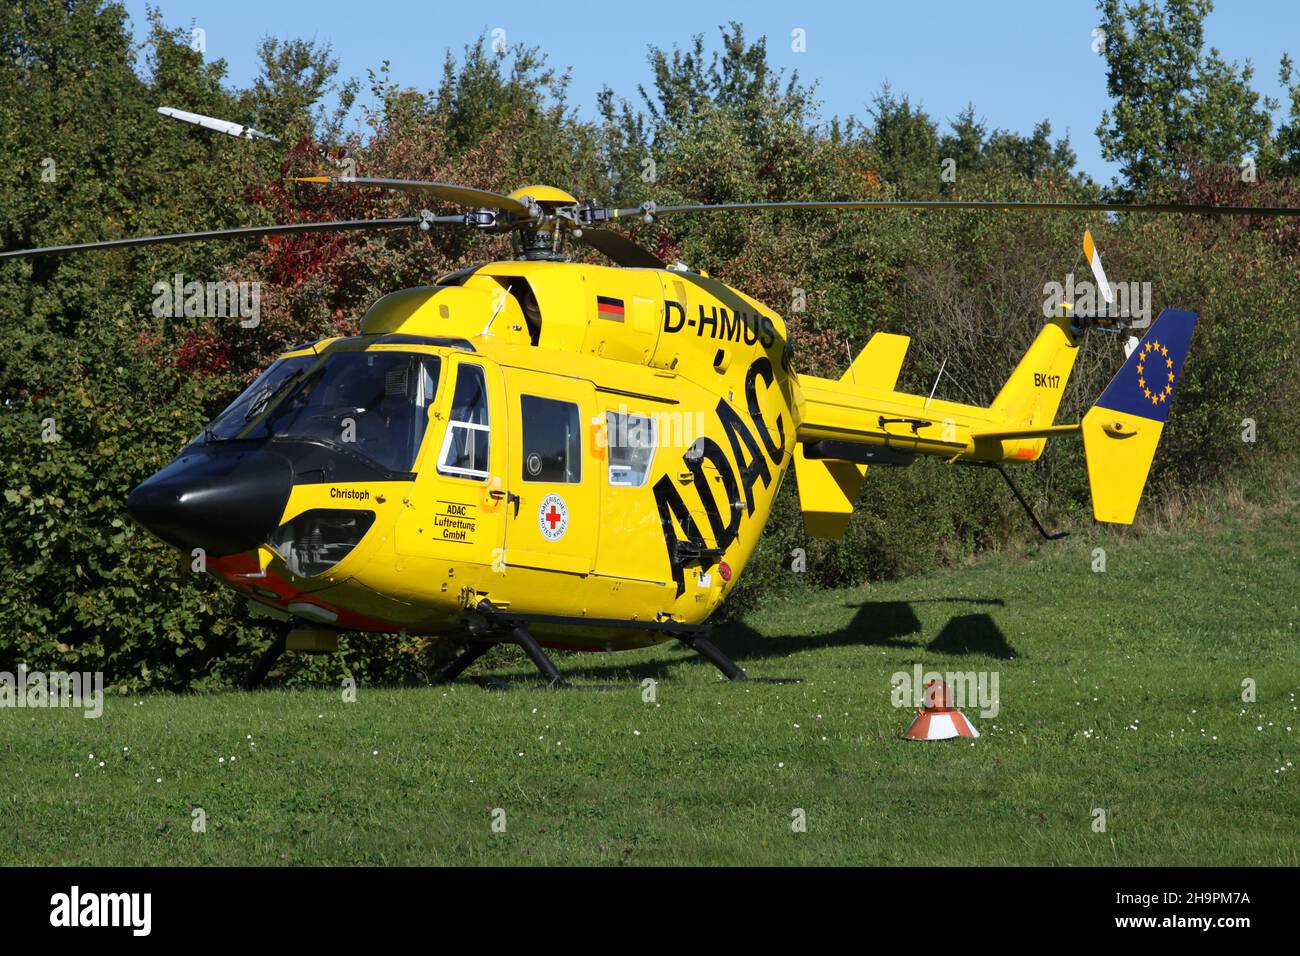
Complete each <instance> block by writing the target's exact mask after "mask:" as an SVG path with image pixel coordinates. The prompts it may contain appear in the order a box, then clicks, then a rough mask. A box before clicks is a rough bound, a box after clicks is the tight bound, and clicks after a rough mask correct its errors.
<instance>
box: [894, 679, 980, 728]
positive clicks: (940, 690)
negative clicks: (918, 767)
mask: <svg viewBox="0 0 1300 956" xmlns="http://www.w3.org/2000/svg"><path fill="white" fill-rule="evenodd" d="M979 735H980V732H979V731H978V730H976V729H975V725H974V724H972V723H971V722H970V721H969V720H967V719H966V715H965V714H963V713H962V712H961V711H960V710H958V709H957V708H956V707H954V706H952V696H951V695H950V694H949V693H948V685H947V684H945V683H944V682H943V681H941V680H932V681H930V683H928V684H926V685H925V706H923V707H922V708H921V709H920V710H918V711H917V712H916V720H914V721H912V726H911V727H908V728H907V733H905V734H904V735H903V736H904V737H905V738H907V739H908V740H947V739H948V738H950V737H978V736H979Z"/></svg>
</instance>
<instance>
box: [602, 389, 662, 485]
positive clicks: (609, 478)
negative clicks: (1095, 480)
mask: <svg viewBox="0 0 1300 956" xmlns="http://www.w3.org/2000/svg"><path fill="white" fill-rule="evenodd" d="M615 415H618V416H621V417H622V418H624V419H628V418H639V419H642V420H644V421H648V422H649V423H650V445H649V448H650V457H649V458H647V459H646V463H645V471H644V473H643V474H642V475H641V480H640V481H639V482H636V483H632V482H628V481H615V480H614V469H615V468H622V469H625V470H626V471H628V472H629V473H631V466H630V465H615V464H614V456H613V455H612V454H610V452H611V450H612V449H613V448H614V443H613V441H612V440H611V439H610V435H611V431H610V425H611V422H610V419H611V418H612V417H613V416H615ZM625 431H626V426H625ZM619 447H620V448H622V447H624V446H622V445H620V446H619ZM628 447H631V446H628ZM605 452H606V457H607V461H608V464H607V465H606V467H605V480H606V482H608V484H609V486H610V487H611V488H644V487H645V486H646V485H647V484H649V482H650V474H651V471H652V468H653V465H654V461H655V456H656V455H657V454H659V416H658V415H646V414H642V413H641V412H629V411H623V410H621V409H613V408H607V409H605Z"/></svg>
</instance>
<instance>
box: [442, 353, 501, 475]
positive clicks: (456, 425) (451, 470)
mask: <svg viewBox="0 0 1300 956" xmlns="http://www.w3.org/2000/svg"><path fill="white" fill-rule="evenodd" d="M489 436H490V432H489V429H488V407H487V383H486V381H485V380H484V378H483V369H482V367H480V366H478V365H461V366H460V368H459V369H458V370H457V372H456V391H455V393H454V394H453V396H452V400H451V421H450V422H448V423H447V434H446V437H445V438H443V440H442V454H441V455H439V456H438V474H440V475H451V476H452V477H455V478H476V479H482V478H486V477H487V476H488V440H489Z"/></svg>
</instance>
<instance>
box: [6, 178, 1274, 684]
mask: <svg viewBox="0 0 1300 956" xmlns="http://www.w3.org/2000/svg"><path fill="white" fill-rule="evenodd" d="M297 181H298V182H303V183H315V184H322V185H324V184H335V185H338V186H340V187H344V188H361V187H382V188H386V189H397V190H403V191H409V192H416V193H421V194H424V195H429V196H432V197H435V198H436V199H439V200H442V201H444V202H448V203H452V204H456V205H459V206H462V207H465V208H466V209H467V211H466V212H463V213H459V214H454V215H433V214H432V213H430V212H428V211H422V212H421V213H420V214H419V215H418V216H412V217H403V218H398V219H382V220H362V221H350V222H325V223H319V222H315V223H302V224H282V225H277V226H265V227H252V228H244V229H230V230H218V231H213V232H202V233H184V234H176V235H167V236H146V237H139V238H132V239H122V240H113V241H108V242H94V243H84V244H79V245H73V246H58V247H48V248H44V249H32V250H20V251H13V252H2V253H0V259H7V258H20V257H26V256H38V255H51V254H63V253H68V252H76V251H82V250H89V249H101V248H112V247H121V246H132V245H145V244H152V243H165V242H181V241H191V240H199V239H212V238H223V237H237V236H249V235H254V236H255V235H270V234H277V233H291V232H308V231H325V230H354V229H390V228H400V227H415V228H420V229H424V230H428V229H430V228H432V227H434V226H459V227H461V228H468V229H478V230H481V231H485V232H495V233H501V232H508V233H509V234H510V236H511V241H512V247H513V250H514V253H515V258H514V259H513V260H511V261H501V262H493V263H490V264H487V265H483V266H479V267H476V268H470V269H465V270H462V271H460V272H456V273H453V274H451V275H447V276H444V277H442V278H440V279H438V280H437V281H436V282H435V283H434V284H433V285H430V286H425V287H420V288H413V289H403V290H401V291H398V292H393V293H391V294H389V295H386V296H384V297H383V298H382V299H380V300H379V301H378V302H376V303H375V304H374V305H373V306H371V308H370V309H369V311H367V312H366V314H365V316H364V317H363V318H362V319H361V323H360V328H359V329H358V332H357V334H356V335H352V336H347V337H340V338H329V339H323V340H321V341H319V342H315V343H312V344H310V345H305V346H302V347H300V348H297V349H294V350H293V351H291V352H288V353H285V354H284V355H282V356H281V357H280V358H279V359H278V360H277V361H275V362H274V364H272V365H271V366H270V367H269V368H267V369H266V371H265V372H264V373H263V374H262V375H261V376H260V377H259V378H258V379H257V380H256V381H254V382H253V384H252V385H250V386H249V387H248V388H247V389H246V390H245V391H244V392H243V393H242V394H241V395H240V396H239V397H238V398H236V399H235V400H234V402H232V403H231V404H230V406H229V407H228V408H226V409H225V410H224V411H223V412H222V413H221V414H220V415H218V416H217V418H216V419H215V420H214V421H213V422H212V423H211V424H210V425H208V426H207V427H206V428H204V429H203V431H202V432H201V433H200V435H199V436H198V437H196V438H195V439H194V440H193V441H192V442H191V443H190V444H189V445H188V446H186V447H185V448H184V449H183V450H182V451H181V452H180V453H179V455H178V456H177V457H176V459H175V460H174V461H173V462H172V463H171V464H170V465H168V466H167V467H166V468H164V469H163V470H162V471H160V472H158V473H157V474H155V475H153V476H152V477H150V478H149V479H147V480H146V481H144V482H143V483H142V484H140V485H139V486H138V487H137V488H135V490H134V491H132V492H131V494H130V497H129V499H128V501H127V508H128V510H129V511H130V513H131V515H132V516H133V517H134V518H135V520H136V521H137V522H139V523H140V524H141V525H143V526H144V527H145V528H147V529H148V530H150V531H151V532H152V533H153V534H155V535H156V536H157V537H159V538H161V539H162V540H163V541H165V542H168V543H169V544H172V545H174V546H176V547H178V548H180V549H182V550H183V551H184V552H186V553H189V554H193V555H195V556H199V555H202V556H203V557H204V559H205V562H206V569H207V571H208V572H209V573H211V574H213V575H215V576H216V577H217V578H219V579H220V580H221V581H222V582H224V583H225V584H227V585H228V586H230V587H233V588H235V589H237V590H239V591H241V592H243V593H244V594H246V595H247V596H248V597H249V598H250V599H251V601H253V602H255V603H256V604H259V605H262V606H263V607H264V608H265V609H268V610H269V612H270V613H271V614H272V615H273V616H276V617H278V618H279V619H281V620H282V621H283V623H282V625H281V626H280V627H279V628H278V633H277V636H276V639H275V640H274V641H273V642H272V644H271V646H270V647H269V648H268V651H267V653H266V655H265V656H264V657H263V659H262V660H261V661H260V662H259V664H258V665H257V667H256V668H255V669H254V671H253V673H252V674H251V675H250V677H249V679H248V681H247V686H254V685H256V684H257V683H258V682H260V680H261V679H262V678H263V677H264V676H265V675H266V673H267V672H268V670H269V668H270V667H271V666H272V664H273V663H274V661H275V660H276V659H277V658H278V656H279V655H280V654H281V653H282V652H283V651H284V650H285V649H286V648H289V649H295V650H305V651H327V650H331V649H333V648H334V647H335V646H336V640H337V638H336V635H337V632H338V631H340V630H356V631H373V632H388V633H395V632H407V633H418V634H430V635H459V636H460V637H461V638H463V639H464V640H465V642H466V646H465V648H464V649H463V650H462V651H461V653H460V656H458V657H457V658H456V659H455V660H453V661H452V663H451V664H450V665H449V666H448V667H447V668H446V670H445V671H444V672H443V673H442V675H441V677H440V680H444V681H450V680H453V679H455V678H456V677H457V676H459V675H460V674H461V673H462V672H463V671H464V670H465V669H466V668H467V667H468V666H469V665H470V664H471V663H473V661H474V660H476V659H477V658H478V657H479V656H481V655H482V654H483V653H484V651H486V649H487V648H489V647H490V646H491V645H492V644H493V643H496V642H501V641H514V642H516V643H518V644H519V645H521V646H522V647H523V649H524V650H525V652H526V653H527V654H528V656H529V657H530V658H531V659H532V661H533V662H534V663H535V664H536V665H537V667H538V668H539V669H540V670H541V672H542V673H543V674H544V675H545V677H546V678H547V680H548V681H549V682H550V683H552V684H555V683H559V682H561V676H560V673H559V671H558V670H557V669H556V667H555V665H554V663H553V662H552V661H551V659H550V658H549V657H548V656H547V654H546V651H545V650H544V648H547V647H552V648H556V647H561V648H573V649H581V650H617V649H624V648H635V647H643V646H647V645H653V644H657V643H660V642H664V641H668V640H678V641H681V642H683V643H685V644H686V645H688V646H690V647H692V648H694V649H695V650H696V651H697V652H699V653H700V654H701V655H702V656H704V657H705V658H706V659H708V660H709V661H711V662H712V663H714V664H715V665H716V666H718V667H719V668H720V669H721V670H722V672H723V673H724V674H726V676H727V677H729V678H732V679H737V678H742V677H744V676H745V675H744V672H743V670H741V668H740V667H739V666H737V665H736V664H735V663H734V662H733V661H731V660H730V659H729V658H727V657H726V656H725V655H724V654H722V653H721V651H720V650H719V649H718V648H717V647H716V646H714V645H713V644H712V643H711V642H710V641H709V640H708V636H707V635H708V626H707V623H706V622H707V621H708V619H709V617H710V615H711V614H712V613H713V612H714V611H715V610H716V609H717V607H718V606H719V605H720V604H721V603H722V602H723V601H725V600H726V599H727V596H728V595H729V594H730V593H731V592H732V590H733V589H734V588H735V587H736V585H737V582H738V580H739V578H740V576H741V575H742V574H743V573H744V570H745V566H746V564H747V562H748V561H749V559H750V557H751V556H752V554H753V553H754V549H755V547H756V546H757V544H758V541H759V537H760V535H761V533H762V530H763V526H764V524H765V523H766V522H767V520H768V517H769V514H770V512H771V508H772V503H773V501H774V499H775V497H776V494H777V491H778V489H779V488H780V485H781V482H782V481H783V479H784V478H785V476H786V475H787V473H788V472H789V470H790V466H791V465H793V467H794V473H795V479H796V481H797V483H798V493H799V501H800V507H801V509H802V513H803V519H804V523H805V528H806V531H807V533H808V534H809V535H811V536H819V537H838V536H841V535H842V534H843V533H844V530H845V527H846V525H847V522H848V519H849V516H850V514H851V513H852V510H853V506H854V501H855V499H856V497H857V495H858V491H859V487H860V483H861V482H862V480H863V478H864V476H865V474H866V471H867V469H868V468H869V467H870V466H873V465H880V466H890V467H901V466H906V465H909V464H910V463H912V461H913V460H914V459H915V458H916V456H918V455H929V456H937V457H939V458H943V459H945V460H947V461H949V462H952V463H967V464H980V465H986V466H990V467H994V468H997V469H998V470H1000V471H1001V472H1002V474H1003V477H1004V478H1006V479H1007V482H1008V484H1010V485H1011V488H1012V490H1013V492H1015V494H1016V496H1017V498H1018V499H1019V500H1020V503H1021V504H1022V506H1024V508H1025V510H1026V512H1027V513H1028V514H1029V516H1030V518H1031V519H1032V520H1033V522H1034V524H1035V526H1036V527H1037V528H1038V530H1039V532H1040V533H1042V534H1043V535H1044V536H1045V537H1059V536H1060V534H1059V533H1058V534H1056V535H1049V534H1048V533H1047V532H1046V531H1045V530H1044V529H1043V528H1042V526H1041V524H1040V523H1039V522H1038V520H1037V518H1035V517H1034V516H1033V512H1032V510H1031V509H1030V508H1029V506H1028V504H1027V503H1026V502H1025V501H1024V499H1023V497H1022V496H1020V494H1019V492H1018V491H1016V490H1015V485H1014V484H1012V483H1011V479H1010V477H1009V476H1008V475H1007V473H1006V471H1005V470H1002V465H1003V463H1008V462H1010V463H1025V462H1033V461H1035V460H1037V459H1038V458H1039V456H1040V455H1041V454H1042V453H1043V449H1044V446H1045V444H1046V442H1047V439H1048V438H1049V437H1051V436H1053V435H1063V434H1071V433H1078V434H1080V435H1081V437H1082V439H1083V443H1084V448H1085V453H1086V457H1087V467H1088V476H1089V481H1090V484H1091V491H1092V501H1093V508H1094V513H1095V517H1096V518H1097V519H1098V520H1099V521H1107V522H1117V523H1129V522H1131V521H1132V520H1133V516H1134V514H1135V512H1136V509H1137V507H1138V502H1139V499H1140V497H1141V495H1142V490H1143V487H1144V485H1145V483H1146V477H1147V473H1148V471H1149V468H1150V466H1151V462H1152V459H1153V457H1154V454H1155V450H1156V445H1157V443H1158V441H1159V439H1160V434H1161V431H1162V429H1163V427H1164V422H1165V419H1166V417H1167V415H1168V412H1169V407H1170V404H1171V402H1172V399H1173V396H1174V391H1175V388H1176V386H1177V383H1178V380H1179V377H1180V375H1181V372H1182V368H1183V362H1184V360H1185V358H1186V355H1187V351H1188V347H1189V345H1190V342H1191V338H1192V332H1193V329H1194V326H1195V322H1196V316H1195V314H1194V313H1191V312H1182V311H1178V310H1173V309H1166V310H1165V311H1164V312H1162V313H1161V314H1160V316H1159V317H1158V318H1157V320H1156V321H1155V322H1154V323H1153V324H1152V325H1151V327H1150V329H1149V330H1148V331H1147V332H1146V335H1145V337H1144V338H1143V340H1142V341H1141V342H1140V343H1139V344H1137V346H1136V347H1135V348H1133V349H1132V351H1131V354H1130V355H1129V357H1128V359H1127V361H1126V362H1125V364H1124V365H1123V367H1122V368H1121V369H1120V370H1119V372H1118V373H1117V374H1116V376H1115V378H1114V379H1113V381H1112V382H1111V383H1110V385H1109V386H1108V387H1107V388H1106V390H1105V391H1104V392H1103V393H1102V395H1101V396H1100V397H1099V398H1098V400H1097V402H1096V404H1095V405H1094V406H1093V407H1092V408H1091V410H1090V411H1089V412H1088V413H1087V414H1086V415H1085V416H1084V417H1083V419H1082V421H1081V422H1077V423H1066V424H1056V423H1055V416H1056V412H1057V408H1058V405H1059V403H1060V401H1061V396H1062V394H1063V392H1064V389H1065V386H1066V382H1067V380H1068V378H1069V375H1070V372H1071V369H1072V367H1073V365H1074V361H1075V356H1076V354H1077V352H1078V349H1079V345H1080V341H1081V338H1082V337H1083V336H1084V335H1085V334H1086V333H1087V332H1088V330H1089V329H1090V328H1093V327H1095V326H1097V325H1098V324H1099V323H1101V322H1102V321H1103V320H1094V319H1090V318H1088V317H1086V316H1078V315H1068V314H1067V315H1061V316H1059V317H1056V318H1051V319H1048V320H1047V321H1046V322H1045V324H1044V326H1043V328H1042V330H1041V331H1040V333H1039V334H1038V336H1037V338H1036V339H1035V340H1034V341H1033V343H1032V344H1031V345H1030V347H1029V349H1028V351H1027V352H1026V353H1025V354H1024V357H1023V358H1022V359H1021V361H1020V362H1019V364H1018V365H1017V366H1016V367H1015V368H1014V369H1013V370H1011V371H1010V373H1009V377H1008V378H1007V380H1006V383H1005V385H1004V387H1003V388H1002V390H1001V391H1000V393H999V394H998V395H997V397H996V398H995V399H994V400H993V402H992V403H991V404H990V405H989V406H988V407H980V406H975V405H965V404H959V403H955V402H949V401H943V400H938V399H934V398H933V397H931V396H926V395H914V394H909V393H905V392H900V391H897V390H896V388H895V385H896V382H897V379H898V375H899V370H900V368H901V367H902V364H903V361H904V358H905V356H906V353H907V348H908V341H909V340H908V337H907V336H903V335H894V334H888V333H877V334H876V335H875V336H873V337H872V338H871V339H870V341H869V342H868V343H867V344H866V346H865V348H863V350H862V351H861V353H860V354H859V355H858V356H857V357H856V358H855V359H854V360H853V361H852V364H851V365H850V367H849V369H848V370H847V371H846V372H845V373H844V375H843V376H841V377H840V378H839V379H828V378H818V377H814V376H809V375H800V374H798V373H797V372H796V371H795V369H794V368H793V365H792V356H791V349H790V345H789V341H788V339H787V336H786V327H785V323H784V322H783V321H782V320H781V317H780V316H779V315H777V314H776V312H774V311H773V310H772V309H770V308H768V307H767V306H765V305H763V304H762V303H760V302H758V301H756V300H755V299H753V298H751V297H749V296H747V295H745V294H744V293H743V292H741V291H739V290H736V289H733V288H730V287H729V286H727V285H726V284H724V283H722V282H720V281H718V280H717V279H714V278H711V277H709V276H708V275H706V274H704V273H702V272H693V271H691V270H689V269H687V268H686V267H684V266H681V265H680V264H678V265H672V266H670V265H668V264H667V263H664V262H662V261H661V260H660V259H659V258H658V257H657V256H655V255H654V254H653V253H651V252H649V251H648V250H646V249H645V248H643V247H641V246H640V245H638V244H636V243H635V242H634V241H632V240H631V239H629V238H627V237H626V236H624V235H622V234H621V233H619V232H615V231H613V230H611V229H610V228H609V226H610V224H611V223H615V222H617V221H619V220H628V219H634V218H636V217H640V218H642V219H645V220H647V221H652V220H654V219H656V218H658V217H660V216H672V215H683V214H694V213H707V212H728V211H752V210H773V209H775V210H779V209H822V210H846V211H847V210H872V209H925V210H935V209H965V210H1040V211H1050V210H1066V211H1089V212H1108V211H1114V210H1125V211H1134V212H1158V213H1212V214H1223V213H1230V214H1245V215H1271V214H1281V215H1294V214H1296V213H1297V212H1300V210H1295V209H1275V208H1254V207H1215V206H1184V205H1173V204H1127V205H1121V204H1106V203H1016V202H1005V203H1002V202H963V201H939V202H920V201H916V202H913V201H863V202H770V203H736V204H722V205H685V206H655V205H654V204H653V203H646V204H644V205H642V206H638V207H631V208H610V207H605V206H599V205H597V204H595V203H592V202H585V203H584V202H579V201H578V200H577V199H576V198H575V197H573V196H571V195H570V194H568V193H567V192H564V191H563V190H560V189H557V188H554V187H551V186H528V187H525V188H523V189H518V190H516V191H514V192H512V193H510V194H509V195H500V194H497V193H493V192H490V191H486V190H482V189H475V188H470V187H465V186H458V185H452V184H446V183H432V182H422V181H405V180H391V179H376V178H363V177H307V178H304V179H300V180H297ZM568 240H575V241H578V242H582V243H585V244H587V245H589V246H591V247H593V248H595V249H597V250H598V251H600V252H601V253H603V254H604V255H605V256H607V257H608V258H610V259H612V260H613V261H614V263H615V265H614V266H599V265H588V264H581V263H575V262H572V261H570V260H569V257H568V255H567V254H566V242H567V241H568ZM1087 242H1088V243H1089V246H1090V242H1091V240H1090V237H1089V238H1088V240H1087ZM1088 254H1089V256H1090V257H1091V258H1093V260H1094V265H1095V266H1096V268H1098V269H1099V268H1100V266H1099V261H1098V260H1096V257H1095V250H1093V249H1091V248H1089V250H1088ZM1104 322H1105V323H1109V324H1110V325H1111V326H1113V325H1114V323H1113V321H1112V320H1109V319H1107V320H1104ZM1111 330H1113V328H1112V329H1111Z"/></svg>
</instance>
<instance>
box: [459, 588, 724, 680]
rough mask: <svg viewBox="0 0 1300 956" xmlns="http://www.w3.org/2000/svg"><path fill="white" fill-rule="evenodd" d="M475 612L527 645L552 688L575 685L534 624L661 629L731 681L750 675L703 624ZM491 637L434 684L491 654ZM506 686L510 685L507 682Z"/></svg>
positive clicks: (481, 607) (490, 609)
mask: <svg viewBox="0 0 1300 956" xmlns="http://www.w3.org/2000/svg"><path fill="white" fill-rule="evenodd" d="M474 613H475V614H477V615H478V616H479V618H481V619H482V621H483V622H484V623H485V624H487V625H488V626H489V627H490V628H492V629H493V630H495V631H498V632H501V631H505V632H507V634H508V637H507V638H505V639H506V640H508V641H510V642H511V643H514V644H518V645H519V646H520V647H522V648H523V650H524V653H525V654H527V655H528V659H529V660H531V661H532V662H533V665H534V666H535V667H536V668H537V669H538V671H540V672H541V674H542V676H543V677H545V678H546V684H547V686H548V687H572V686H573V685H571V684H569V683H568V682H566V681H565V680H564V677H563V676H562V675H561V674H560V671H559V668H557V667H556V666H555V662H554V661H552V660H551V659H550V657H548V656H547V654H546V651H544V650H543V649H542V646H541V645H540V644H538V643H537V639H536V638H535V637H533V635H532V633H531V632H530V631H529V630H528V627H529V625H530V624H558V625H569V626H582V627H623V628H626V627H637V628H644V629H646V630H654V631H659V632H662V633H666V634H671V635H672V636H673V637H675V638H676V639H677V640H679V641H681V642H682V644H684V645H685V646H686V647H688V648H690V649H691V650H693V651H695V653H697V654H699V655H700V656H701V657H703V658H704V659H705V660H706V661H708V662H709V663H710V664H712V665H713V666H714V667H716V668H717V669H718V670H720V671H722V673H723V675H724V676H725V677H726V678H727V680H746V679H747V677H746V674H745V672H744V670H742V669H741V668H740V666H739V665H738V664H737V663H736V662H735V661H733V660H732V659H731V658H730V657H728V656H727V655H726V654H724V653H722V651H721V650H719V649H718V646H717V645H716V644H714V643H713V642H712V641H710V640H709V639H708V636H707V635H708V633H709V628H708V627H705V626H701V625H693V624H679V623H677V622H675V621H625V620H618V619H604V618H590V617H560V616H549V615H530V614H510V613H508V612H505V611H501V610H499V609H498V608H497V607H496V606H495V605H493V604H492V603H491V602H489V601H481V602H479V604H478V606H477V607H476V608H475V609H474ZM492 644H493V642H492V641H491V640H475V641H473V642H471V643H470V644H468V645H466V646H465V648H464V649H463V650H462V651H461V652H460V654H459V655H457V657H456V658H455V659H454V660H453V661H452V662H451V663H450V664H448V665H447V666H446V667H445V668H443V669H442V671H441V673H439V674H438V676H437V677H436V678H435V679H434V684H435V685H437V684H449V683H451V682H452V681H454V680H455V679H456V678H457V677H459V676H460V675H461V674H463V673H464V672H465V670H466V669H467V668H468V667H469V666H470V665H471V664H473V663H474V662H475V661H477V660H478V659H479V658H480V657H482V656H483V655H484V654H486V653H487V651H488V649H489V648H490V647H491V646H492ZM475 680H476V681H477V682H478V683H480V684H482V685H483V686H491V687H493V688H494V689H502V685H503V684H504V683H505V682H503V681H501V680H499V679H491V678H484V679H479V678H475ZM505 686H509V685H508V684H506V685H505ZM584 689H587V690H612V689H614V688H613V686H611V685H605V684H602V685H598V686H595V687H588V688H584Z"/></svg>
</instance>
